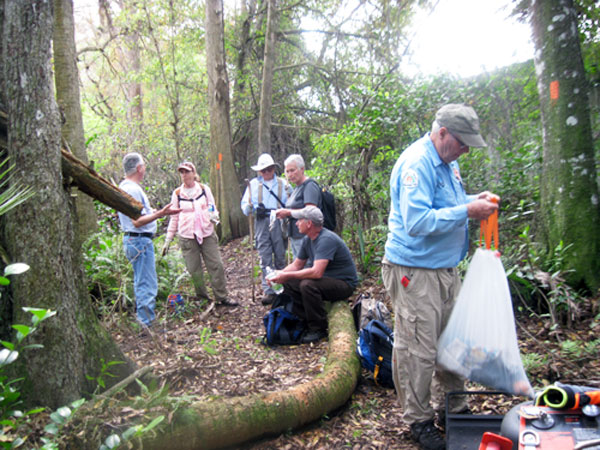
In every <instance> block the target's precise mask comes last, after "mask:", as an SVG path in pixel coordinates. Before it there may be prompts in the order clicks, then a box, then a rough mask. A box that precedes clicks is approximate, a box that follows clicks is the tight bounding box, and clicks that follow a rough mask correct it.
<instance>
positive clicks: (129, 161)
mask: <svg viewBox="0 0 600 450" xmlns="http://www.w3.org/2000/svg"><path fill="white" fill-rule="evenodd" d="M142 164H144V158H142V155H140V154H139V153H127V154H126V155H125V157H124V158H123V170H124V171H125V175H131V174H132V173H134V172H135V171H136V170H137V167H138V166H139V165H142Z"/></svg>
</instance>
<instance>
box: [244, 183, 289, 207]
mask: <svg viewBox="0 0 600 450" xmlns="http://www.w3.org/2000/svg"><path fill="white" fill-rule="evenodd" d="M278 180H280V181H278ZM278 182H280V183H283V184H282V189H281V196H280V195H279V187H278V186H277V183H278ZM260 183H262V184H263V185H262V203H263V204H264V205H265V208H266V209H279V208H283V206H282V205H281V204H280V203H279V202H278V201H277V199H276V198H275V195H277V196H278V197H279V200H281V202H282V203H283V204H284V205H285V202H286V201H287V198H288V193H287V189H289V186H288V185H287V183H286V182H285V181H284V180H282V179H280V178H278V177H273V178H272V179H271V180H269V181H265V180H264V178H263V177H261V176H258V177H256V178H253V179H252V180H250V190H251V191H252V198H251V199H250V200H251V202H252V209H253V210H256V208H257V206H258V203H259V201H258V200H259V191H260V188H261V186H260ZM267 188H269V189H270V190H271V191H272V192H273V194H275V195H273V194H271V193H270V192H269V190H268V189H267ZM248 195H249V193H248V188H246V190H245V191H244V195H243V196H242V201H241V202H240V207H241V208H242V211H243V212H244V214H245V215H248V214H250V208H249V206H248Z"/></svg>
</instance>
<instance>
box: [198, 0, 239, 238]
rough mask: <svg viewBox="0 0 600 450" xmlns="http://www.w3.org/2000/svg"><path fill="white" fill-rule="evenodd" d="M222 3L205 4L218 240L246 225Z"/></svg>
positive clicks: (214, 0)
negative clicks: (236, 161) (235, 149)
mask: <svg viewBox="0 0 600 450" xmlns="http://www.w3.org/2000/svg"><path fill="white" fill-rule="evenodd" d="M224 33H225V31H224V23H223V3H222V0H207V1H206V60H207V63H206V65H207V72H208V105H209V116H210V161H211V164H210V184H211V186H212V187H213V190H214V194H215V196H216V201H217V203H218V209H219V211H220V213H221V239H231V238H235V237H240V236H243V235H244V234H246V233H247V232H248V222H247V220H246V217H245V216H244V214H243V213H242V210H241V208H240V200H241V198H242V196H241V193H240V186H239V184H238V180H237V177H236V174H235V167H234V165H233V157H232V151H231V125H230V121H229V80H228V77H227V66H226V63H225V43H224Z"/></svg>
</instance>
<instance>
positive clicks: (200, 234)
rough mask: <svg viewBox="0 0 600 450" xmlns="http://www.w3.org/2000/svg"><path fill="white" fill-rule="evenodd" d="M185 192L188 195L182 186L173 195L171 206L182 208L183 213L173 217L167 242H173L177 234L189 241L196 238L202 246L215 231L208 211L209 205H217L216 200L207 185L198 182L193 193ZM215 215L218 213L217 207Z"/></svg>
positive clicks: (170, 221)
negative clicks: (206, 238)
mask: <svg viewBox="0 0 600 450" xmlns="http://www.w3.org/2000/svg"><path fill="white" fill-rule="evenodd" d="M185 191H186V192H187V193H186V192H184V186H183V185H181V186H180V187H178V188H177V189H175V190H174V191H173V194H172V195H171V204H172V205H173V206H174V207H175V208H181V212H180V213H179V214H173V215H172V216H171V218H170V220H169V226H168V227H167V240H169V241H170V240H172V239H173V237H174V236H175V234H177V235H179V236H181V237H183V238H187V239H194V238H196V239H197V240H198V242H199V243H200V244H201V243H202V241H203V239H204V238H205V237H207V236H210V235H211V234H212V233H213V231H214V229H215V227H214V225H213V223H212V222H211V220H210V215H209V211H208V207H209V205H213V206H214V205H215V199H214V197H213V195H212V192H211V190H210V188H209V187H208V186H207V185H206V184H200V183H197V182H196V183H195V186H194V189H193V190H192V191H189V190H188V189H186V190H185ZM203 193H204V195H202V194H203ZM215 213H218V212H217V209H216V206H215Z"/></svg>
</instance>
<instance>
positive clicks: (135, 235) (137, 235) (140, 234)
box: [125, 231, 154, 239]
mask: <svg viewBox="0 0 600 450" xmlns="http://www.w3.org/2000/svg"><path fill="white" fill-rule="evenodd" d="M125 236H132V237H147V238H150V239H152V238H153V237H154V233H136V232H135V231H126V232H125Z"/></svg>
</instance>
